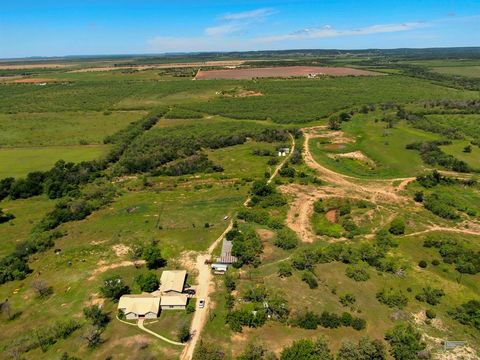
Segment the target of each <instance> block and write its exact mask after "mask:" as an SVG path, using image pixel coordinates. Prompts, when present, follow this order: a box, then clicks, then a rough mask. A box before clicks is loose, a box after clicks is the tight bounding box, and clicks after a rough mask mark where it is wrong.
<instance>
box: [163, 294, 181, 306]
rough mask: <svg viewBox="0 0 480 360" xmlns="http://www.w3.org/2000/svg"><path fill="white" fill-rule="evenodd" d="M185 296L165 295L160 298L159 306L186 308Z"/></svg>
mask: <svg viewBox="0 0 480 360" xmlns="http://www.w3.org/2000/svg"><path fill="white" fill-rule="evenodd" d="M187 299H188V298H187V295H167V296H162V299H161V300H160V305H161V306H179V305H180V306H186V305H187Z"/></svg>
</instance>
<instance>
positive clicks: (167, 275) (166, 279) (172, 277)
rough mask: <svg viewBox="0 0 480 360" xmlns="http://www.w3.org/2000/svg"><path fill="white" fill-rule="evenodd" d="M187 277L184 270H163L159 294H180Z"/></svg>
mask: <svg viewBox="0 0 480 360" xmlns="http://www.w3.org/2000/svg"><path fill="white" fill-rule="evenodd" d="M186 279H187V271H186V270H165V271H164V272H163V273H162V276H161V277H160V294H161V295H162V296H163V295H171V294H181V293H182V292H183V288H184V287H185V281H186Z"/></svg>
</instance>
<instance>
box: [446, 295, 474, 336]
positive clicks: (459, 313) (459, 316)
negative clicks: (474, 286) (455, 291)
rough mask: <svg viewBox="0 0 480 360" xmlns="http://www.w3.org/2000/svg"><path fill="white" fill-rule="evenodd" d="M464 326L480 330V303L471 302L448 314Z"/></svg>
mask: <svg viewBox="0 0 480 360" xmlns="http://www.w3.org/2000/svg"><path fill="white" fill-rule="evenodd" d="M448 314H449V315H450V316H452V317H453V318H454V319H455V320H458V321H459V322H460V323H461V324H463V325H468V326H471V327H473V328H475V329H477V330H480V301H478V300H470V301H467V302H466V303H464V304H462V305H460V306H458V307H456V308H455V309H453V310H450V311H449V312H448Z"/></svg>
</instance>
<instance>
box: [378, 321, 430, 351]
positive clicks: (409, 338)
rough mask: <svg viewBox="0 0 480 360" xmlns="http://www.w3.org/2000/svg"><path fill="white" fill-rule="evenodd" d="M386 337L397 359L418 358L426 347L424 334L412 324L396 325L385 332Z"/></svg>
mask: <svg viewBox="0 0 480 360" xmlns="http://www.w3.org/2000/svg"><path fill="white" fill-rule="evenodd" d="M385 339H386V340H387V341H388V342H389V344H390V353H391V354H392V356H393V358H394V359H395V360H418V354H419V353H420V352H421V351H422V350H424V349H425V347H426V345H425V343H423V342H422V334H420V332H418V331H417V330H416V329H415V328H414V327H413V326H412V325H411V324H399V325H396V326H395V327H394V328H393V329H392V330H390V331H388V332H387V333H386V334H385Z"/></svg>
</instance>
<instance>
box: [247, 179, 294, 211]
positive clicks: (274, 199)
mask: <svg viewBox="0 0 480 360" xmlns="http://www.w3.org/2000/svg"><path fill="white" fill-rule="evenodd" d="M250 192H251V194H252V196H251V199H250V203H249V205H251V206H255V207H261V208H268V207H280V206H284V205H286V204H287V200H286V199H285V197H284V196H283V195H282V194H280V193H278V192H277V190H276V189H275V188H274V187H273V186H272V185H271V184H267V182H266V181H265V180H259V181H255V182H254V183H253V184H252V188H251V190H250Z"/></svg>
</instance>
